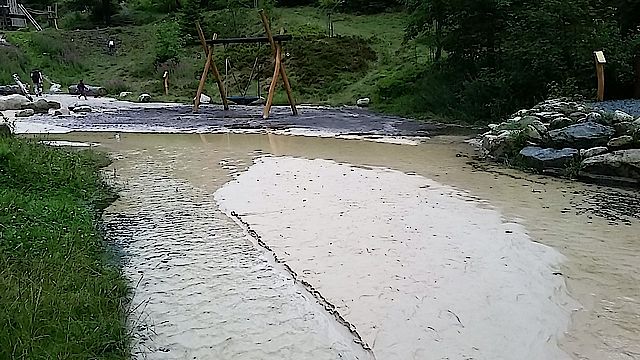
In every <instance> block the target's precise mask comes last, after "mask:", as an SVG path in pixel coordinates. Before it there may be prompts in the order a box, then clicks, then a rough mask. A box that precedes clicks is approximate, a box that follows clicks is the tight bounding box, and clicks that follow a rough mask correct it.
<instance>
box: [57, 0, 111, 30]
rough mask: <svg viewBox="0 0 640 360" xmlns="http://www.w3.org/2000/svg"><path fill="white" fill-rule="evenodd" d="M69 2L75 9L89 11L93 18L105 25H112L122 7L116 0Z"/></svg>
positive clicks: (75, 0)
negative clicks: (112, 18) (113, 18)
mask: <svg viewBox="0 0 640 360" xmlns="http://www.w3.org/2000/svg"><path fill="white" fill-rule="evenodd" d="M67 4H68V5H69V7H70V8H71V9H73V10H78V11H85V10H87V11H89V13H90V16H91V20H93V21H94V22H96V23H101V24H104V25H110V24H111V17H112V16H113V15H115V14H117V13H118V10H119V9H120V8H119V6H118V3H117V2H116V0H70V1H69V2H68V3H67Z"/></svg>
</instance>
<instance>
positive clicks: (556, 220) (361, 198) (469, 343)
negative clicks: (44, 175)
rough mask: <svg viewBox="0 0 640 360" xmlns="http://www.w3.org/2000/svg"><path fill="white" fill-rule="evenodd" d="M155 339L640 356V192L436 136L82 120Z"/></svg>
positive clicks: (203, 353) (460, 353)
mask: <svg viewBox="0 0 640 360" xmlns="http://www.w3.org/2000/svg"><path fill="white" fill-rule="evenodd" d="M60 138H63V139H66V140H71V141H83V142H93V143H99V144H100V147H101V148H103V149H105V150H107V151H109V152H110V153H112V154H113V156H114V158H115V159H116V161H115V162H114V164H113V165H112V167H111V168H110V169H109V170H108V171H107V172H106V176H107V178H108V179H109V181H110V182H113V183H114V184H115V185H116V186H118V187H119V188H120V189H121V195H122V197H121V199H120V200H118V202H117V203H116V204H114V206H112V207H111V208H110V209H109V210H108V212H107V214H106V215H105V220H106V224H107V229H108V233H109V235H110V237H111V238H112V239H114V241H115V243H116V244H117V246H118V247H119V248H120V249H122V250H123V258H124V260H125V271H126V273H127V276H128V277H129V278H130V280H131V282H132V284H133V286H134V287H135V292H134V294H135V296H134V300H133V305H134V307H135V311H134V314H135V316H134V318H133V319H132V326H133V327H134V330H135V331H134V333H135V334H136V339H137V342H136V344H137V345H136V348H135V353H136V357H138V358H149V359H194V358H198V359H293V358H295V359H371V358H377V359H446V358H450V359H571V358H573V359H635V358H640V298H639V294H640V275H639V274H640V262H639V261H638V260H637V259H638V256H639V255H640V237H639V236H638V234H639V233H640V221H639V220H640V205H639V204H640V201H638V200H640V199H639V197H638V193H637V192H634V191H627V190H624V189H613V188H607V187H599V186H595V185H594V186H591V185H585V184H581V183H574V182H569V181H563V180H559V179H553V178H547V177H542V176H535V175H526V174H523V173H521V172H517V171H513V170H508V169H503V168H500V167H496V166H487V165H482V164H479V163H476V162H474V161H473V160H471V159H470V158H469V157H468V151H469V148H468V146H467V145H466V144H464V143H463V138H460V137H435V138H432V139H430V140H427V141H426V142H424V143H421V144H419V145H414V146H410V145H395V144H381V143H373V142H364V141H356V140H339V139H331V138H326V139H320V138H310V137H296V136H282V135H272V134H267V135H232V134H218V135H198V134H189V135H185V134H183V135H161V134H153V135H150V134H147V135H140V134H133V133H131V134H128V133H121V134H118V135H117V136H116V135H115V134H113V133H73V134H67V135H64V136H62V137H60Z"/></svg>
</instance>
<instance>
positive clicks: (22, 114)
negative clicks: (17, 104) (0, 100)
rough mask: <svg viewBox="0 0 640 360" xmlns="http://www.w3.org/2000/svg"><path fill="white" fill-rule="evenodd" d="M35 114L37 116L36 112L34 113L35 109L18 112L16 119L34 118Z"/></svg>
mask: <svg viewBox="0 0 640 360" xmlns="http://www.w3.org/2000/svg"><path fill="white" fill-rule="evenodd" d="M33 114H35V111H33V109H24V110H18V111H16V117H29V116H33Z"/></svg>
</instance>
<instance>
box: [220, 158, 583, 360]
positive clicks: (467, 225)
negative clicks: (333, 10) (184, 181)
mask: <svg viewBox="0 0 640 360" xmlns="http://www.w3.org/2000/svg"><path fill="white" fill-rule="evenodd" d="M215 197H216V200H217V201H218V202H219V203H220V204H221V206H222V208H223V209H224V210H225V211H227V212H228V213H230V212H231V211H234V212H236V213H237V214H238V216H239V217H240V218H241V219H242V220H243V221H244V222H246V223H247V224H249V226H250V227H251V229H252V230H254V231H255V232H256V234H258V235H259V236H260V237H261V239H262V241H264V242H265V243H266V244H268V246H269V247H270V248H271V249H272V250H273V251H274V252H275V253H276V254H277V255H278V256H279V257H280V258H281V259H282V261H284V263H286V264H287V265H288V266H289V267H291V269H292V270H293V271H295V272H296V273H297V275H298V276H299V278H300V279H301V280H304V281H305V282H308V283H309V284H310V285H312V286H313V287H314V288H315V289H316V290H317V291H318V292H320V293H321V294H322V295H323V296H324V298H325V299H326V300H327V301H328V302H330V303H331V304H333V305H334V306H335V307H336V309H337V311H338V312H339V313H340V314H341V316H342V317H344V318H345V319H346V320H347V321H348V322H349V323H351V324H352V325H354V326H355V328H356V330H357V332H358V333H359V334H360V336H361V337H362V338H363V340H364V341H365V343H366V345H367V346H370V347H371V348H372V349H373V352H374V354H375V355H376V356H377V357H378V358H380V359H417V358H437V359H439V358H447V357H449V358H464V357H472V358H487V359H513V358H521V359H525V358H529V359H563V358H569V355H567V354H566V353H564V352H563V351H561V350H560V349H559V347H558V341H559V339H560V338H562V336H563V333H564V331H565V330H566V329H567V327H568V324H569V319H570V314H571V310H573V309H574V308H575V307H576V306H577V305H576V304H575V302H574V301H573V300H571V299H570V298H569V297H568V296H567V294H566V288H565V285H564V280H563V279H562V277H561V276H558V274H559V273H558V266H559V264H560V263H561V262H562V261H563V256H562V255H560V254H559V253H558V252H557V251H555V250H553V249H551V248H549V247H546V246H543V245H540V244H537V243H534V242H532V241H531V239H530V238H529V237H528V235H527V234H526V231H525V229H524V228H523V227H522V226H521V225H519V224H515V223H510V222H507V221H505V220H504V219H503V217H502V216H501V214H500V213H499V212H498V211H496V210H495V209H493V208H492V207H491V206H489V205H488V204H487V203H486V202H482V201H479V200H478V199H476V198H473V197H472V196H470V195H468V194H466V193H465V192H463V191H459V190H456V189H454V188H451V187H447V186H444V185H441V184H439V183H437V182H435V181H432V180H429V179H427V178H424V177H421V176H415V175H407V174H404V173H401V172H398V171H392V170H388V169H379V168H361V167H354V166H349V165H342V164H337V163H335V162H332V161H325V160H304V159H297V158H289V157H279V158H271V157H264V158H261V159H260V160H258V161H257V163H256V164H255V165H253V166H252V167H250V168H249V170H248V171H247V172H245V173H243V174H241V175H240V176H238V178H237V179H236V180H235V181H233V182H231V183H229V184H228V185H226V186H225V187H223V188H222V189H220V190H218V191H217V192H216V195H215Z"/></svg>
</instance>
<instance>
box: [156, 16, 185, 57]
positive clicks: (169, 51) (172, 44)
mask: <svg viewBox="0 0 640 360" xmlns="http://www.w3.org/2000/svg"><path fill="white" fill-rule="evenodd" d="M183 43H184V41H183V40H182V36H181V35H180V25H178V23H177V22H175V21H164V22H162V23H160V24H159V25H158V26H156V46H155V50H156V51H155V52H156V59H155V61H156V64H160V63H164V62H168V61H172V62H175V61H176V60H177V59H178V56H179V55H180V51H181V49H182V46H183Z"/></svg>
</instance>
